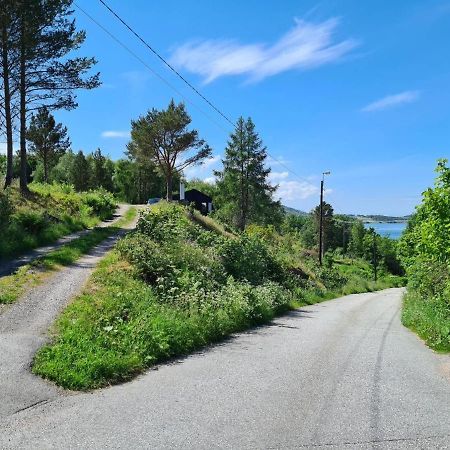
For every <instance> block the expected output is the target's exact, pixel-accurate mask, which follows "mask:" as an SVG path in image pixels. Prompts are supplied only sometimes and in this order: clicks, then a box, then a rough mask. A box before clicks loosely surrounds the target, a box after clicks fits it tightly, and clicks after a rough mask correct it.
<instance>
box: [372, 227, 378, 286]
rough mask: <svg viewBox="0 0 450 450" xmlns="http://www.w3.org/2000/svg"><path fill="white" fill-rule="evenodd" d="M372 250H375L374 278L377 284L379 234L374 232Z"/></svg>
mask: <svg viewBox="0 0 450 450" xmlns="http://www.w3.org/2000/svg"><path fill="white" fill-rule="evenodd" d="M372 250H373V278H374V281H375V283H376V282H377V264H378V261H377V234H376V233H375V232H374V233H373V246H372Z"/></svg>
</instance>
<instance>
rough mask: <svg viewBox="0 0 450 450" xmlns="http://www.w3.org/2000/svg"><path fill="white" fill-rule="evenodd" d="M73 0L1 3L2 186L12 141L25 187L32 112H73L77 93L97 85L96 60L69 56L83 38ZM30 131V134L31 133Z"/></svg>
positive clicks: (8, 177)
mask: <svg viewBox="0 0 450 450" xmlns="http://www.w3.org/2000/svg"><path fill="white" fill-rule="evenodd" d="M71 6H72V0H2V4H1V9H0V51H1V58H0V80H1V81H0V83H1V89H0V91H1V103H0V105H1V107H0V126H1V130H2V132H3V133H2V134H4V136H5V138H6V167H5V187H7V186H9V185H11V183H12V180H13V177H14V161H13V160H14V149H13V143H14V141H15V140H17V141H18V142H19V161H20V163H19V178H20V187H21V190H22V192H23V193H27V191H28V188H27V183H28V179H29V177H28V162H27V159H28V154H27V140H28V132H29V130H28V123H29V119H30V115H31V114H33V112H35V111H38V110H40V108H42V107H45V108H46V109H47V110H58V109H66V110H70V109H74V108H75V107H76V106H77V103H76V90H77V89H93V88H95V87H97V86H99V84H100V81H99V74H98V73H97V74H94V75H89V72H90V70H91V68H92V67H93V66H94V65H95V63H96V61H95V59H94V58H89V57H83V56H76V57H69V56H68V54H69V53H70V52H72V51H74V50H78V49H79V48H80V47H81V45H82V44H83V42H84V40H85V38H86V35H85V32H84V31H78V30H77V29H76V24H75V20H74V19H73V17H72V15H73V10H72V9H71ZM31 132H32V130H31Z"/></svg>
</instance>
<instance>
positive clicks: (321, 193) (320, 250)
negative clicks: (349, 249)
mask: <svg viewBox="0 0 450 450" xmlns="http://www.w3.org/2000/svg"><path fill="white" fill-rule="evenodd" d="M323 181H324V180H323V178H322V181H321V182H320V219H319V264H320V265H322V257H323Z"/></svg>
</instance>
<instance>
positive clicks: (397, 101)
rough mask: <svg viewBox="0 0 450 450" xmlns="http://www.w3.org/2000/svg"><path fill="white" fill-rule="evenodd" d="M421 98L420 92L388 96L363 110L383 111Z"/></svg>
mask: <svg viewBox="0 0 450 450" xmlns="http://www.w3.org/2000/svg"><path fill="white" fill-rule="evenodd" d="M419 97H420V91H405V92H400V93H399V94H394V95H388V96H386V97H383V98H382V99H380V100H377V101H375V102H373V103H370V104H369V105H367V106H365V107H364V108H362V110H361V111H363V112H372V111H383V110H384V109H388V108H393V107H395V106H400V105H404V104H407V103H413V102H415V101H417V100H418V99H419Z"/></svg>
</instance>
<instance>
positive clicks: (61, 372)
mask: <svg viewBox="0 0 450 450" xmlns="http://www.w3.org/2000/svg"><path fill="white" fill-rule="evenodd" d="M228 300H229V304H228V305H227V307H224V308H216V309H211V310H208V311H207V312H202V313H201V312H199V311H192V310H191V311H184V310H182V309H180V308H177V307H175V306H170V305H167V304H161V303H160V302H158V300H157V298H156V296H155V293H154V291H153V290H152V288H151V287H150V286H149V285H147V284H146V283H144V282H143V281H141V280H140V279H138V278H136V277H134V276H133V268H132V267H131V266H130V265H129V264H128V263H126V262H124V261H123V260H122V259H121V258H120V257H119V255H118V253H117V252H116V251H113V252H111V253H110V254H109V255H108V256H107V257H106V258H105V259H104V260H103V261H102V262H101V263H100V264H99V266H98V267H97V270H96V271H95V272H94V274H93V276H92V278H91V280H90V282H89V284H88V286H87V288H86V289H85V291H84V293H83V294H82V295H81V296H79V297H78V298H76V299H75V301H74V302H73V303H72V304H71V305H70V306H69V307H68V308H67V309H66V310H65V311H64V313H63V314H62V316H61V317H60V318H59V319H58V321H57V323H56V326H55V340H54V342H53V343H52V344H50V345H47V346H45V347H43V348H42V349H41V350H40V351H39V352H38V353H37V355H36V357H35V361H34V365H33V372H34V373H35V374H38V375H41V376H43V377H44V378H47V379H49V380H52V381H55V382H56V383H57V384H59V385H60V386H63V387H65V388H69V389H76V390H86V389H93V388H99V387H102V386H107V385H109V384H111V383H118V382H122V381H125V380H128V379H130V378H131V377H133V376H134V375H135V374H137V373H139V372H142V371H143V370H144V369H145V368H147V367H150V366H151V365H153V364H155V363H157V362H161V361H164V360H167V359H169V358H171V357H174V356H180V355H186V354H188V353H191V352H192V351H194V350H196V349H199V348H202V347H204V346H205V345H207V344H210V343H213V342H217V341H219V340H221V339H223V338H224V337H225V336H228V335H229V334H231V333H233V332H237V331H240V330H244V329H246V328H248V327H250V326H253V325H255V324H259V323H265V322H268V321H270V319H271V318H272V317H273V316H274V315H275V314H276V313H277V312H280V311H282V310H283V309H284V310H286V309H287V308H288V307H287V304H286V305H285V306H284V308H283V307H282V306H280V308H274V309H269V308H263V309H262V312H263V314H261V315H260V316H259V317H249V315H248V314H247V306H248V305H246V304H245V300H244V299H243V298H233V299H231V298H229V299H228Z"/></svg>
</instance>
